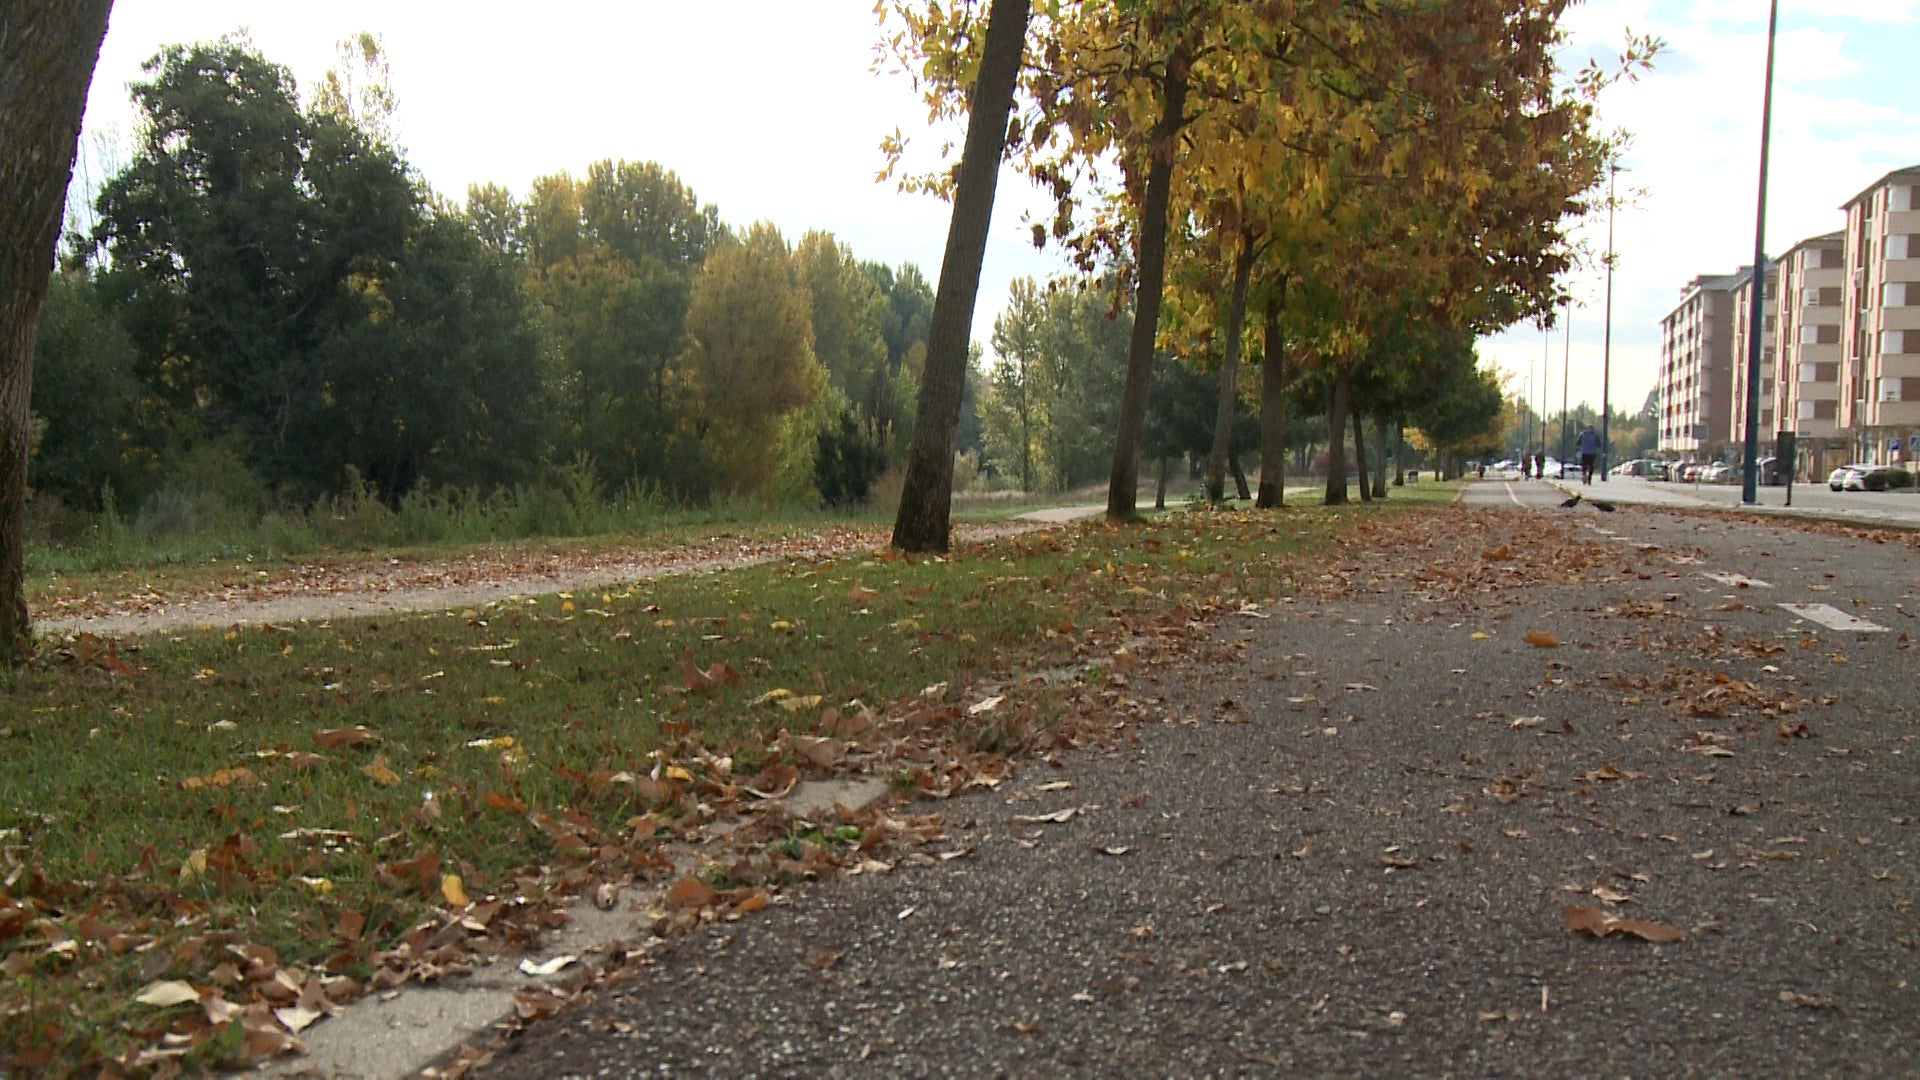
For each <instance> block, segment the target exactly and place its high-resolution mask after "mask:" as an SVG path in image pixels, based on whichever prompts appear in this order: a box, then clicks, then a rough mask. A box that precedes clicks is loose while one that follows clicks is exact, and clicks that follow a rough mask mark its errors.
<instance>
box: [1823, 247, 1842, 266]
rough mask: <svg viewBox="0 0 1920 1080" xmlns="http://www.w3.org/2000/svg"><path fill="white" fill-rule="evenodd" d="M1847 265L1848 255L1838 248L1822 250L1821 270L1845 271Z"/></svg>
mask: <svg viewBox="0 0 1920 1080" xmlns="http://www.w3.org/2000/svg"><path fill="white" fill-rule="evenodd" d="M1846 265H1847V253H1846V252H1844V251H1841V250H1840V249H1839V248H1837V247H1830V248H1821V249H1820V269H1822V270H1844V269H1846Z"/></svg>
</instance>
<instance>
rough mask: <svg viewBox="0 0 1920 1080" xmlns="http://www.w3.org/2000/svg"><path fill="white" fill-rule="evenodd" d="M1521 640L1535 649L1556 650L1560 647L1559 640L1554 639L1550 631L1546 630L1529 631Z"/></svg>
mask: <svg viewBox="0 0 1920 1080" xmlns="http://www.w3.org/2000/svg"><path fill="white" fill-rule="evenodd" d="M1521 640H1522V641H1525V642H1526V643H1527V644H1529V645H1531V646H1533V647H1534V648H1536V649H1557V648H1559V647H1560V639H1559V638H1558V637H1555V636H1554V635H1553V633H1552V632H1551V631H1547V630H1529V631H1527V632H1526V634H1525V635H1524V636H1523V637H1522V638H1521Z"/></svg>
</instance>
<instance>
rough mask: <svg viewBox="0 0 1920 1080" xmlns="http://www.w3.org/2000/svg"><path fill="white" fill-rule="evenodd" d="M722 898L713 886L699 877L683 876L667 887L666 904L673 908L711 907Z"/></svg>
mask: <svg viewBox="0 0 1920 1080" xmlns="http://www.w3.org/2000/svg"><path fill="white" fill-rule="evenodd" d="M719 898H720V894H719V893H717V892H715V891H714V889H713V886H711V885H708V884H707V883H706V882H704V881H701V880H700V879H699V878H697V877H683V878H681V879H680V880H679V881H676V882H674V883H673V885H672V886H671V887H670V888H668V889H667V895H666V897H665V900H666V905H667V907H668V908H669V909H671V910H687V909H691V908H703V907H710V906H712V904H713V903H714V901H716V900H718V899H719Z"/></svg>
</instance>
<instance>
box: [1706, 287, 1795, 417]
mask: <svg viewBox="0 0 1920 1080" xmlns="http://www.w3.org/2000/svg"><path fill="white" fill-rule="evenodd" d="M1766 288H1767V293H1766V299H1765V300H1764V301H1763V302H1762V305H1761V306H1762V313H1761V320H1762V322H1763V324H1764V325H1763V327H1762V330H1761V333H1760V445H1761V446H1763V447H1765V448H1767V449H1766V450H1764V451H1762V452H1763V453H1766V452H1771V450H1772V447H1773V433H1774V432H1775V431H1776V430H1778V429H1777V428H1775V427H1774V423H1773V418H1774V417H1776V416H1778V415H1780V414H1779V413H1777V412H1775V411H1774V400H1773V388H1774V384H1775V381H1776V380H1775V372H1774V363H1775V361H1774V352H1775V340H1776V327H1777V326H1778V324H1779V322H1780V313H1779V312H1778V311H1776V310H1774V307H1775V304H1776V301H1777V299H1778V294H1779V292H1780V274H1779V267H1778V265H1777V264H1768V266H1767V285H1766ZM1752 305H1753V275H1751V274H1749V275H1747V276H1746V277H1745V278H1743V279H1741V281H1740V284H1738V285H1736V286H1734V290H1733V314H1732V319H1731V321H1732V324H1733V348H1732V349H1731V350H1729V353H1730V355H1729V357H1728V359H1729V360H1730V361H1731V362H1732V365H1733V370H1732V371H1731V372H1729V374H1730V375H1731V376H1732V378H1733V394H1732V396H1731V400H1730V402H1729V408H1728V409H1727V414H1728V415H1727V429H1726V430H1725V431H1723V432H1718V433H1717V434H1718V435H1719V439H1720V441H1722V442H1726V443H1731V444H1733V445H1736V446H1742V445H1745V444H1746V441H1747V341H1748V340H1749V339H1750V338H1751V337H1752V336H1753V334H1752V327H1753V306H1752Z"/></svg>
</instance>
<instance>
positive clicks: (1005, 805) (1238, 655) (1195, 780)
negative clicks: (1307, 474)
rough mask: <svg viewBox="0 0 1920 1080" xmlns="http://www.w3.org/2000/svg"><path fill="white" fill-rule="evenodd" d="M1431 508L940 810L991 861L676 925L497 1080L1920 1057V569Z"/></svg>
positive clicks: (1716, 530) (1817, 1066) (1735, 530)
mask: <svg viewBox="0 0 1920 1080" xmlns="http://www.w3.org/2000/svg"><path fill="white" fill-rule="evenodd" d="M1418 519H1429V515H1409V516H1408V517H1407V518H1406V519H1402V520H1404V521H1414V520H1418ZM1429 521H1430V523H1429V524H1428V525H1426V526H1424V527H1423V528H1424V530H1425V531H1424V532H1398V533H1397V532H1395V530H1394V529H1393V528H1382V529H1378V530H1370V531H1368V533H1367V534H1366V539H1365V541H1364V542H1366V543H1370V544H1373V545H1375V546H1373V547H1370V548H1358V547H1356V548H1350V549H1347V550H1345V551H1343V552H1342V554H1341V555H1340V557H1339V558H1337V559H1335V560H1332V561H1331V563H1330V565H1329V566H1328V568H1327V569H1328V573H1327V575H1326V576H1325V577H1324V578H1321V579H1319V580H1318V581H1317V582H1315V583H1314V584H1313V585H1311V586H1310V587H1309V590H1308V592H1307V594H1306V595H1303V596H1302V597H1301V598H1299V599H1297V600H1295V601H1293V602H1289V603H1282V604H1277V605H1273V606H1271V607H1265V608H1263V609H1262V610H1260V611H1259V612H1258V613H1257V616H1265V617H1257V616H1254V615H1249V616H1247V617H1243V618H1241V619H1238V620H1236V621H1234V622H1233V623H1232V624H1231V625H1228V626H1226V627H1224V628H1223V629H1222V631H1221V633H1220V634H1219V636H1218V639H1217V641H1216V643H1215V645H1216V647H1215V649H1214V650H1213V662H1211V663H1203V664H1200V665H1196V666H1194V667H1191V668H1184V669H1182V670H1180V671H1177V672H1176V671H1167V672H1163V673H1161V674H1162V676H1163V677H1164V682H1163V683H1161V684H1160V685H1159V686H1158V687H1157V688H1154V687H1145V686H1142V685H1139V684H1138V683H1137V684H1136V685H1135V686H1134V687H1133V688H1132V689H1131V692H1132V693H1134V694H1136V695H1144V696H1145V697H1147V698H1148V699H1150V700H1152V701H1153V702H1154V703H1155V704H1156V705H1157V706H1158V708H1159V710H1160V718H1159V721H1158V722H1156V723H1153V724H1151V725H1148V726H1145V727H1141V728H1138V729H1135V730H1134V731H1133V732H1132V736H1133V737H1132V738H1130V739H1129V740H1128V741H1126V742H1124V743H1123V744H1121V745H1119V746H1117V747H1115V748H1112V749H1109V750H1106V751H1083V752H1079V753H1077V754H1069V755H1066V756H1064V757H1062V758H1060V759H1059V761H1060V767H1059V768H1047V767H1045V766H1044V765H1039V764H1034V763H1029V764H1028V765H1027V766H1026V767H1025V768H1024V769H1023V772H1022V774H1021V775H1020V776H1019V777H1018V778H1017V779H1016V780H1015V781H1014V782H1013V783H1011V784H1008V785H1006V786H1004V787H1003V788H1002V789H1001V790H999V791H997V792H993V793H990V794H981V795H975V796H969V797H966V798H963V799H955V800H953V801H952V802H950V803H947V804H943V805H940V806H938V807H937V808H938V809H940V810H942V811H943V812H944V814H945V817H946V834H947V835H946V838H945V839H944V840H943V841H942V844H941V846H942V847H943V848H944V849H946V850H950V851H965V852H968V853H969V854H968V855H967V856H966V857H962V858H956V859H954V860H952V861H949V862H941V863H938V864H937V865H933V866H927V867H919V866H913V865H910V864H906V863H903V864H901V865H900V866H899V867H898V868H897V869H895V870H894V871H893V872H891V873H887V874H877V873H876V874H868V875H863V876H861V877H858V878H852V879H843V880H839V881H834V882H829V883H826V884H823V885H820V886H817V887H813V888H809V889H805V890H801V891H799V892H798V893H796V894H795V896H794V899H793V902H792V903H791V905H790V906H785V907H783V908H780V909H777V910H771V911H769V912H768V913H766V914H765V915H763V916H755V917H749V918H747V919H744V920H742V921H740V922H736V923H721V924H717V925H714V926H711V927H709V928H707V929H704V930H701V931H697V932H695V933H694V934H692V935H689V936H686V937H682V938H679V939H677V940H676V941H675V942H674V943H672V944H671V945H670V946H668V947H667V948H666V949H665V950H663V951H662V952H661V953H660V954H659V955H658V957H657V960H656V962H655V964H654V966H652V967H649V968H647V969H645V970H642V971H641V972H639V973H638V974H637V975H636V976H635V977H634V978H632V979H631V980H629V981H627V982H625V983H623V984H621V985H619V986H618V987H617V988H615V989H614V990H613V991H612V992H610V993H607V994H605V995H603V996H602V997H600V998H599V999H598V1000H595V1001H593V1002H592V1003H591V1004H589V1005H586V1006H584V1007H581V1008H577V1009H573V1010H568V1011H564V1012H562V1013H560V1014H559V1015H558V1016H556V1017H554V1018H553V1019H551V1020H548V1021H545V1022H542V1023H540V1024H537V1025H536V1026H535V1027H533V1028H532V1029H531V1030H530V1031H529V1032H527V1033H526V1034H525V1035H524V1036H522V1037H520V1038H519V1039H517V1040H516V1041H515V1042H514V1043H513V1044H512V1045H511V1046H510V1047H508V1048H507V1049H505V1050H503V1051H502V1052H501V1053H500V1054H499V1055H498V1056H497V1057H496V1058H495V1060H494V1062H493V1063H492V1065H491V1066H489V1067H487V1068H485V1069H483V1070H481V1071H482V1073H483V1074H484V1075H489V1076H500V1077H523V1076H639V1075H682V1076H685V1075H697V1076H728V1077H753V1076H766V1077H776V1076H777V1077H785V1076H793V1077H820V1076H849V1077H867V1076H872V1077H894V1076H913V1077H918V1076H929V1077H932V1076H1086V1077H1107V1076H1122V1075H1124V1076H1165V1077H1205V1076H1289V1075H1358V1074H1373V1075H1382V1074H1385V1075H1414V1074H1418V1075H1430V1076H1446V1075H1459V1076H1575V1075H1596V1074H1608V1075H1667V1076H1673V1075H1727V1076H1754V1075H1770V1076H1778V1075H1830V1074H1834V1073H1846V1074H1849V1075H1866V1076H1874V1075H1884V1076H1895V1075H1913V1074H1914V1073H1915V1072H1916V1070H1920V962H1917V960H1916V958H1917V957H1920V911H1916V907H1915V905H1916V901H1920V888H1917V886H1920V846H1917V845H1916V842H1915V836H1914V823H1915V820H1916V815H1920V773H1917V771H1916V769H1915V768H1914V761H1913V756H1914V755H1915V754H1916V753H1920V742H1917V741H1916V740H1920V724H1916V722H1915V719H1914V717H1913V713H1912V710H1911V709H1910V708H1909V706H1908V703H1909V702H1910V701H1911V695H1912V679H1913V675H1914V672H1915V670H1916V663H1915V656H1914V652H1913V651H1912V650H1913V648H1914V646H1913V644H1912V643H1911V642H1910V641H1909V636H1910V635H1912V634H1914V633H1915V632H1916V631H1920V622H1917V621H1916V616H1917V615H1920V599H1916V597H1920V560H1915V558H1914V554H1913V551H1912V549H1911V548H1910V547H1909V546H1908V545H1906V544H1874V543H1870V542H1864V541H1861V540H1858V539H1855V538H1850V537H1841V536H1831V535H1822V534H1817V533H1807V532H1799V533H1796V532H1792V531H1788V530H1783V529H1776V528H1771V527H1768V526H1765V525H1759V526H1755V525H1751V524H1748V523H1745V522H1738V521H1724V522H1717V521H1711V520H1707V521H1703V520H1700V519H1697V518H1690V517H1677V516H1673V515H1664V514H1658V513H1650V512H1648V513H1633V514H1618V515H1602V514H1599V513H1596V512H1593V511H1591V510H1585V509H1581V510H1575V511H1560V512H1541V511H1519V510H1509V511H1468V510H1465V509H1461V508H1457V507H1456V508H1451V509H1449V510H1445V511H1436V512H1435V515H1433V516H1432V518H1430V519H1429ZM1602 530H1605V531H1602ZM1715 575H1717V576H1715ZM1736 575H1738V577H1736ZM1856 580H1857V581H1859V582H1863V583H1871V584H1861V585H1859V586H1857V587H1856V586H1855V585H1854V584H1853V582H1854V581H1856ZM1783 603H1802V604H1807V605H1815V604H1826V605H1839V606H1843V607H1844V608H1845V610H1846V611H1847V612H1849V613H1851V614H1852V615H1855V616H1857V617H1858V618H1860V619H1862V620H1867V621H1870V622H1871V623H1872V624H1873V625H1875V626H1876V627H1879V628H1882V629H1884V630H1886V631H1888V632H1867V633H1852V632H1840V631H1830V630H1828V629H1825V628H1824V627H1823V626H1821V625H1819V624H1817V623H1815V622H1809V621H1806V620H1805V619H1803V618H1801V617H1800V616H1798V615H1796V614H1795V613H1793V612H1791V611H1789V610H1787V609H1785V608H1783V607H1781V606H1780V605H1781V604H1783ZM1529 633H1532V634H1534V635H1536V636H1535V638H1534V640H1536V641H1539V642H1542V643H1545V647H1543V646H1540V645H1534V644H1529V643H1528V640H1527V637H1526V635H1528V634H1529ZM1544 634H1551V635H1552V638H1551V639H1549V638H1548V637H1544V636H1540V635H1544ZM1554 641H1557V642H1559V644H1552V642H1554ZM916 809H921V810H924V809H927V806H926V804H920V805H919V806H918V807H916ZM1067 811H1072V813H1071V814H1067V813H1066V812H1067ZM1051 819H1060V820H1051ZM1564 906H1577V907H1589V908H1593V909H1598V910H1599V911H1600V912H1602V913H1604V915H1605V916H1606V917H1612V918H1618V919H1641V920H1646V921H1648V922H1650V923H1656V924H1660V926H1663V927H1670V928H1672V929H1673V930H1676V931H1678V932H1679V933H1680V934H1682V935H1684V936H1683V937H1682V939H1681V940H1678V941H1674V942H1670V943H1665V944H1654V943H1651V942H1649V941H1644V940H1640V939H1638V938H1636V937H1633V936H1631V935H1630V934H1625V933H1616V934H1612V935H1610V936H1607V937H1604V938H1596V937H1594V936H1592V935H1590V934H1587V933H1576V932H1574V931H1572V930H1570V929H1569V927H1568V925H1567V923H1566V921H1565V916H1564V914H1563V907H1564ZM1649 932H1650V933H1655V936H1658V933H1657V931H1652V930H1650V931H1649Z"/></svg>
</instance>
